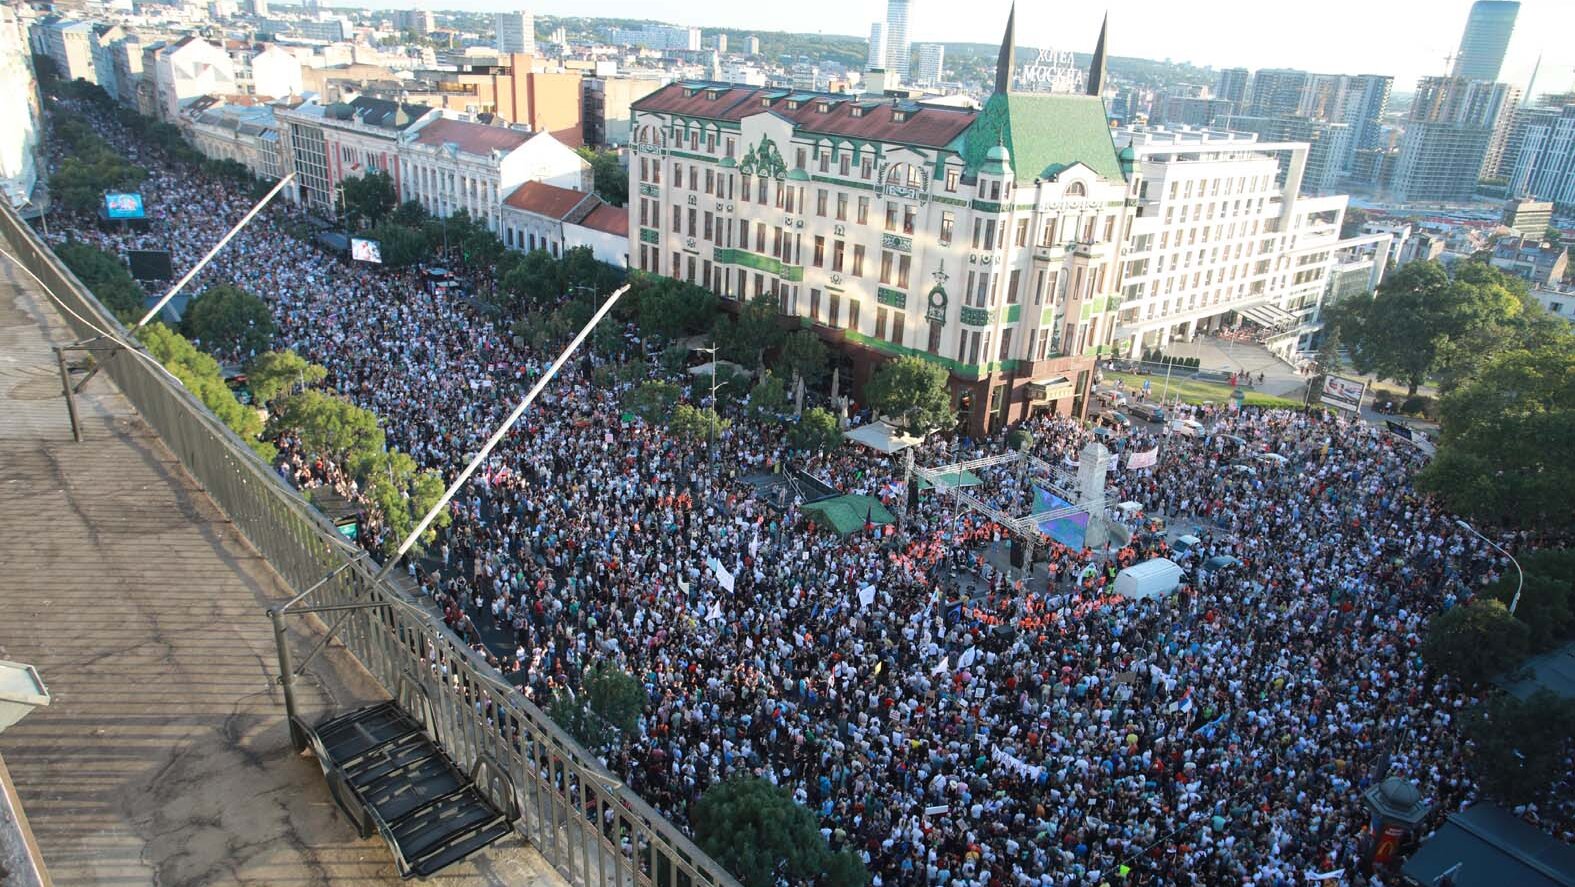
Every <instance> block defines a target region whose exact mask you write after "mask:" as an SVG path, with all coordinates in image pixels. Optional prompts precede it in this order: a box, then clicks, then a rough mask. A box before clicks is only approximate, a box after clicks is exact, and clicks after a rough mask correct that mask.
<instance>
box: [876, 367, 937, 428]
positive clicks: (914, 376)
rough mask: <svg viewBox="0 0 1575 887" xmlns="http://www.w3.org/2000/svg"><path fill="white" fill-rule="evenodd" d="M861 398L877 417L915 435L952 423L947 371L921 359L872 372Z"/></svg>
mask: <svg viewBox="0 0 1575 887" xmlns="http://www.w3.org/2000/svg"><path fill="white" fill-rule="evenodd" d="M864 398H865V400H867V401H869V404H870V406H871V407H873V408H874V410H875V412H877V413H879V414H880V415H883V416H887V417H890V418H891V419H892V420H893V421H894V422H896V423H897V424H898V426H899V427H901V428H904V429H906V430H908V431H911V432H915V433H926V432H929V431H933V430H935V429H937V428H942V427H944V426H946V425H947V424H949V423H950V422H951V421H952V420H953V414H952V399H951V395H950V394H949V393H947V391H946V370H944V369H942V368H941V367H939V366H936V365H935V364H933V363H930V362H929V361H926V360H925V359H923V358H922V357H913V356H909V357H899V358H897V359H896V360H892V361H888V362H886V363H885V364H883V365H881V367H880V368H879V369H877V370H876V371H875V375H874V376H873V377H872V378H871V379H870V381H869V384H867V385H865V386H864Z"/></svg>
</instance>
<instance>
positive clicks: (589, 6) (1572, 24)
mask: <svg viewBox="0 0 1575 887" xmlns="http://www.w3.org/2000/svg"><path fill="white" fill-rule="evenodd" d="M934 3H935V0H916V2H914V3H913V4H912V7H911V9H912V11H911V13H910V15H911V17H912V23H911V24H910V26H909V40H910V42H921V43H923V42H940V43H984V44H994V43H998V42H999V41H1000V27H1001V24H1002V23H1003V22H1005V21H1006V14H1007V10H1008V8H1009V7H1010V4H1011V0H984V2H983V3H981V4H978V5H976V6H975V7H974V8H973V13H972V14H970V15H968V16H966V17H963V18H960V19H958V18H953V17H947V16H940V15H935V14H933V13H934V8H933V4H934ZM369 5H370V6H371V8H375V9H382V8H388V9H394V8H409V7H410V6H413V5H414V6H419V7H420V8H426V9H432V10H443V9H457V10H469V11H478V12H499V11H506V10H511V9H514V8H517V6H518V3H517V2H515V0H433V2H421V3H415V4H413V3H410V2H408V0H402V2H397V3H390V4H381V3H374V4H369ZM530 6H531V10H532V11H533V12H535V13H536V14H538V15H547V16H566V17H574V16H588V17H593V18H639V19H653V20H660V21H667V22H670V23H672V24H679V25H689V26H697V27H703V28H731V29H746V30H747V29H750V28H757V29H760V30H762V31H767V30H769V31H789V32H797V33H826V34H839V35H844V36H848V37H854V38H858V39H867V32H868V28H869V23H870V22H874V21H884V20H885V18H886V2H885V0H864V2H863V3H861V4H858V5H855V6H849V5H848V4H846V3H840V2H835V0H805V2H801V3H797V4H793V5H792V6H790V7H771V6H740V5H738V4H733V3H725V2H721V0H694V2H691V3H689V4H687V5H685V6H684V7H683V9H682V10H681V11H682V16H681V17H679V16H676V15H674V14H673V13H676V12H679V11H680V10H679V9H677V8H660V7H653V6H652V5H651V4H650V3H648V2H645V0H592V2H588V3H587V2H568V0H539V2H535V3H532V4H530ZM1208 8H1209V9H1210V10H1211V14H1209V15H1206V16H1200V15H1198V7H1197V6H1192V5H1189V6H1182V5H1177V4H1168V3H1164V2H1161V0H1115V2H1109V3H1106V4H1094V5H1089V6H1073V5H1058V4H1022V5H1021V6H1020V7H1019V8H1018V10H1017V20H1018V25H1017V34H1018V42H1019V44H1020V45H1023V46H1034V47H1051V46H1053V47H1054V48H1056V49H1061V50H1071V51H1076V52H1088V51H1090V50H1091V49H1092V48H1093V45H1094V40H1095V38H1096V37H1097V36H1098V33H1099V24H1100V20H1101V19H1102V18H1103V17H1104V15H1105V14H1106V12H1107V11H1108V12H1109V14H1110V18H1111V28H1112V34H1113V35H1114V37H1113V43H1112V46H1111V54H1112V55H1113V56H1124V57H1138V58H1147V59H1154V60H1165V59H1169V60H1171V61H1175V62H1185V63H1190V64H1193V65H1197V66H1200V67H1212V68H1214V69H1216V70H1218V69H1221V68H1233V67H1245V68H1248V69H1251V70H1258V69H1262V68H1298V69H1302V70H1307V71H1314V72H1319V73H1337V74H1388V75H1391V76H1393V77H1394V78H1395V90H1396V92H1402V93H1405V92H1410V91H1412V90H1413V89H1414V88H1415V86H1416V82H1417V80H1418V79H1419V78H1421V77H1424V76H1434V75H1439V74H1444V73H1446V71H1447V69H1448V66H1447V64H1446V62H1445V56H1446V55H1448V54H1452V53H1454V52H1456V51H1457V49H1458V47H1459V43H1460V35H1461V32H1462V31H1463V30H1464V29H1465V26H1466V18H1467V16H1468V15H1469V14H1470V11H1471V0H1445V2H1442V3H1436V4H1435V3H1425V4H1424V3H1422V2H1418V0H1410V2H1405V3H1400V4H1379V5H1375V4H1370V3H1363V2H1360V0H1329V2H1328V3H1325V4H1323V5H1321V6H1320V7H1319V11H1318V14H1314V13H1313V12H1310V11H1309V12H1306V13H1305V14H1298V15H1297V16H1295V17H1289V16H1284V15H1278V16H1277V15H1272V14H1265V12H1264V10H1265V7H1264V5H1263V4H1262V3H1258V2H1254V0H1211V2H1210V3H1209V4H1208ZM1299 9H1306V7H1299ZM1419 11H1423V12H1425V13H1427V15H1426V16H1425V17H1419V16H1418V15H1417V13H1418V12H1419ZM1356 22H1364V24H1362V25H1361V26H1356V25H1354V24H1353V23H1356ZM813 25H821V27H814V26H813ZM827 25H830V26H829V27H827ZM1292 26H1294V28H1295V31H1296V34H1297V39H1296V40H1295V41H1291V42H1287V41H1285V40H1282V39H1278V38H1277V37H1276V36H1275V35H1276V33H1277V32H1276V29H1281V30H1284V29H1286V28H1288V27H1292ZM1569 33H1575V4H1570V3H1564V2H1562V0H1523V2H1522V3H1521V9H1520V15H1519V19H1518V20H1517V22H1516V25H1515V33H1514V37H1513V38H1512V39H1511V41H1510V47H1509V53H1508V56H1507V57H1506V59H1505V62H1504V69H1503V72H1502V74H1501V79H1502V80H1503V81H1504V82H1506V83H1510V84H1513V85H1515V86H1519V87H1521V88H1525V86H1526V84H1527V81H1528V80H1529V78H1530V76H1531V72H1532V68H1533V66H1534V65H1535V64H1536V61H1537V56H1538V54H1539V53H1541V54H1542V56H1543V59H1542V67H1541V70H1540V72H1539V73H1538V76H1537V81H1538V84H1539V85H1538V86H1537V91H1538V92H1543V91H1549V92H1556V91H1561V90H1566V89H1570V88H1572V87H1575V47H1571V46H1569V44H1568V43H1567V41H1560V40H1559V39H1558V37H1557V35H1562V34H1569ZM1397 34H1407V35H1408V36H1407V37H1406V38H1405V39H1403V40H1396V39H1392V38H1394V36H1395V35H1397ZM1535 35H1546V36H1545V37H1544V38H1543V39H1540V40H1539V39H1537V37H1536V36H1535Z"/></svg>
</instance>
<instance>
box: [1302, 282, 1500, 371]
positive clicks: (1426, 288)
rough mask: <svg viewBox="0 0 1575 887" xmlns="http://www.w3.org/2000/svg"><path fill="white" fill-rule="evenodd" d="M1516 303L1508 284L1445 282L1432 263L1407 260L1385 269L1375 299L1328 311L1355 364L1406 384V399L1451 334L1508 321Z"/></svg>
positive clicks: (1442, 351) (1346, 302)
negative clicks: (1385, 275) (1389, 271)
mask: <svg viewBox="0 0 1575 887" xmlns="http://www.w3.org/2000/svg"><path fill="white" fill-rule="evenodd" d="M1520 307H1521V304H1520V302H1519V301H1518V300H1517V299H1516V298H1515V296H1514V294H1513V292H1512V291H1511V290H1510V289H1508V288H1507V287H1504V286H1502V285H1499V283H1498V282H1497V281H1494V280H1491V279H1487V278H1486V277H1485V276H1484V275H1480V274H1465V273H1463V274H1462V276H1461V277H1459V278H1457V279H1455V280H1450V278H1449V275H1448V274H1447V273H1445V271H1444V268H1443V266H1441V265H1439V264H1438V263H1436V262H1412V263H1410V264H1409V265H1406V266H1404V267H1402V268H1400V269H1399V270H1398V271H1395V272H1394V273H1393V274H1391V275H1389V277H1388V278H1387V279H1385V280H1384V282H1383V284H1382V285H1381V286H1380V287H1379V288H1378V293H1377V295H1376V296H1375V297H1374V298H1372V299H1346V300H1344V301H1342V302H1340V303H1339V304H1337V305H1336V306H1335V307H1334V308H1333V309H1332V311H1331V312H1330V314H1331V320H1332V321H1333V323H1334V324H1335V325H1336V326H1338V327H1339V330H1340V334H1341V337H1342V338H1343V339H1344V340H1345V342H1346V343H1347V344H1348V345H1349V346H1350V349H1351V357H1352V360H1353V361H1354V362H1355V364H1356V369H1357V370H1358V371H1360V372H1363V373H1372V374H1373V375H1376V376H1378V377H1379V378H1381V379H1392V380H1394V381H1397V382H1403V383H1405V385H1406V386H1407V390H1406V395H1407V396H1408V397H1409V396H1411V395H1414V394H1416V390H1417V388H1419V387H1420V386H1421V385H1422V383H1423V382H1425V381H1426V380H1427V377H1428V375H1429V374H1430V373H1432V372H1433V371H1434V370H1436V369H1438V368H1439V366H1440V365H1441V355H1443V354H1447V350H1448V343H1449V341H1450V340H1451V339H1459V338H1461V337H1463V336H1467V335H1469V334H1470V332H1471V331H1472V330H1475V329H1478V328H1480V327H1482V326H1483V325H1485V324H1492V323H1500V322H1507V321H1508V319H1509V318H1511V317H1512V316H1513V315H1514V314H1516V313H1518V311H1519V310H1520Z"/></svg>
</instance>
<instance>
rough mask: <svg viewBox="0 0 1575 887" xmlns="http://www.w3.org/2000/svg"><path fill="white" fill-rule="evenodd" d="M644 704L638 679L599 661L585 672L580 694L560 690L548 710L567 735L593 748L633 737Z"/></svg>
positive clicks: (643, 693)
mask: <svg viewBox="0 0 1575 887" xmlns="http://www.w3.org/2000/svg"><path fill="white" fill-rule="evenodd" d="M644 707H645V688H644V687H642V686H640V682H639V681H637V680H635V679H634V678H633V677H632V676H630V675H628V674H626V673H625V672H623V671H620V670H619V669H617V668H614V667H613V666H611V665H606V664H602V665H595V666H592V667H591V668H590V669H589V670H588V671H586V673H585V679H584V681H583V682H582V688H581V691H580V693H579V695H577V696H576V695H573V694H570V693H568V692H562V693H559V694H558V695H557V697H555V698H554V699H553V701H552V706H551V708H550V709H549V710H548V713H549V714H550V715H551V716H552V719H553V720H554V721H557V723H558V726H560V727H562V728H563V729H565V730H567V731H568V732H569V735H571V736H573V737H574V738H575V739H578V740H579V741H580V742H581V743H583V744H584V745H587V746H590V747H593V748H595V747H600V746H604V745H607V744H609V743H612V742H615V741H616V740H617V739H618V738H619V737H620V736H633V735H634V733H635V731H636V730H637V729H639V724H640V712H641V710H642V709H644Z"/></svg>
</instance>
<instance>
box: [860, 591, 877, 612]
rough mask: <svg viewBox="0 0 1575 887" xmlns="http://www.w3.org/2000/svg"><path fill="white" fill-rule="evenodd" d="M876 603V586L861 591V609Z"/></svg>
mask: <svg viewBox="0 0 1575 887" xmlns="http://www.w3.org/2000/svg"><path fill="white" fill-rule="evenodd" d="M874 602H875V586H873V585H866V586H864V587H863V588H861V589H859V609H861V610H862V609H864V608H865V607H868V606H869V605H870V604H873V603H874Z"/></svg>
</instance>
